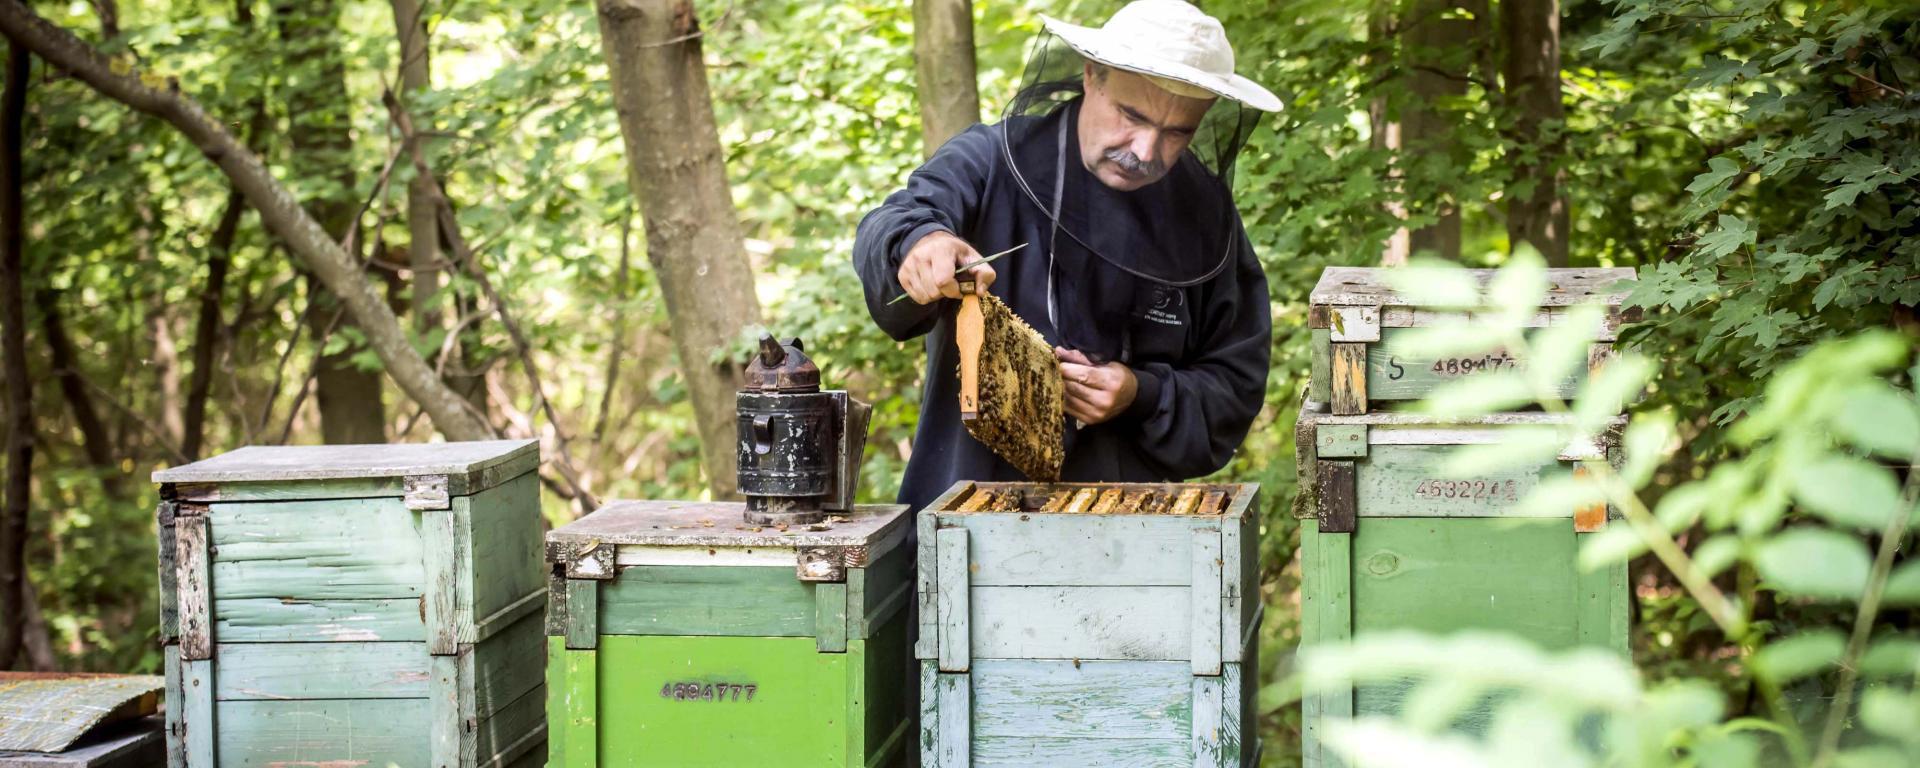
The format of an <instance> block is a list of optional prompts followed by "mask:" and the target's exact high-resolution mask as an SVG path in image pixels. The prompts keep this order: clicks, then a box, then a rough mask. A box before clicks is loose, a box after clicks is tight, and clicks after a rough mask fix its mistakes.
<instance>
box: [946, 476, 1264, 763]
mask: <svg viewBox="0 0 1920 768" xmlns="http://www.w3.org/2000/svg"><path fill="white" fill-rule="evenodd" d="M1256 490H1257V488H1256V486H1253V485H1120V484H1109V485H1100V486H1076V485H1034V484H1018V483H974V482H962V483H960V484H958V485H956V486H955V487H954V488H953V489H952V490H951V491H949V492H948V493H947V494H946V495H945V496H942V497H941V498H940V499H938V500H937V501H935V502H934V503H933V504H932V505H931V506H929V507H928V508H927V509H925V510H922V511H921V512H920V513H919V518H918V520H917V523H918V526H919V528H918V534H919V596H918V597H919V609H920V627H919V632H920V636H919V641H918V643H917V644H916V645H915V655H916V656H918V657H919V659H920V712H921V721H920V728H921V737H920V745H921V765H923V766H929V767H931V766H941V767H942V768H949V767H953V766H962V767H964V766H987V765H1127V766H1173V765H1178V766H1185V767H1187V768H1191V766H1196V765H1204V766H1242V765H1253V764H1255V762H1256V761H1257V755H1258V752H1259V743H1258V739H1257V738H1256V737H1255V735H1254V728H1253V725H1254V722H1255V721H1254V719H1253V710H1252V704H1253V699H1252V693H1253V690H1254V688H1255V687H1256V684H1255V682H1254V678H1255V675H1254V672H1255V670H1257V669H1258V656H1257V654H1256V652H1255V647H1256V646H1255V643H1256V638H1257V632H1256V628H1257V627H1258V626H1259V623H1260V601H1259V598H1258V595H1259V592H1258V589H1257V583H1258V577H1259V576H1258V575H1259V571H1260V569H1259V563H1258V557H1259V548H1258V546H1257V544H1258V542H1257V530H1258V529H1257V528H1256V525H1255V521H1254V519H1253V518H1254V515H1253V513H1252V511H1251V509H1252V504H1253V501H1254V496H1255V493H1256Z"/></svg>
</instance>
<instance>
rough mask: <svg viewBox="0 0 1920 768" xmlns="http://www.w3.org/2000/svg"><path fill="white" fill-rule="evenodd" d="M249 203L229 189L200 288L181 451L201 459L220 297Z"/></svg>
mask: <svg viewBox="0 0 1920 768" xmlns="http://www.w3.org/2000/svg"><path fill="white" fill-rule="evenodd" d="M246 204H247V201H246V200H245V199H243V198H241V197H240V190H238V189H233V190H229V191H228V192H227V205H226V207H225V208H224V209H222V210H221V211H220V223H219V224H217V225H215V226H214V228H213V236H212V238H210V241H209V242H208V243H207V284H206V285H205V286H204V287H202V288H201V289H200V316H199V318H198V319H196V320H195V321H194V326H193V378H192V379H191V380H190V381H188V382H187V404H186V417H185V419H184V420H183V421H184V422H185V423H184V425H183V427H182V432H181V440H180V452H181V453H184V454H186V456H187V458H188V459H191V460H199V458H200V447H201V445H202V444H203V443H204V442H205V440H206V432H207V430H206V423H207V396H208V395H209V394H210V393H211V391H212V389H213V361H214V358H215V356H216V355H217V353H218V352H219V344H220V324H221V321H220V299H221V297H222V296H223V295H225V294H226V290H227V268H228V267H229V266H231V265H232V264H233V239H234V237H235V236H237V235H238V234H239V232H240V215H241V214H243V213H246Z"/></svg>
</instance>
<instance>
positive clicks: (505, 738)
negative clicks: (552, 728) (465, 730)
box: [473, 665, 547, 768]
mask: <svg viewBox="0 0 1920 768" xmlns="http://www.w3.org/2000/svg"><path fill="white" fill-rule="evenodd" d="M525 666H533V665H525ZM546 703H547V689H546V686H544V685H536V686H534V687H533V689H532V690H529V691H527V692H526V693H523V694H521V695H520V697H519V698H517V699H514V700H513V701H512V702H509V703H507V704H505V705H503V706H501V707H500V708H499V710H498V711H496V712H494V713H493V715H491V716H488V717H482V718H481V719H480V720H479V722H478V724H477V725H476V726H475V727H474V732H473V740H474V764H475V765H476V766H479V768H497V767H500V766H508V765H512V764H514V762H515V761H517V760H519V759H520V758H521V757H523V756H526V755H534V756H537V757H542V758H544V757H545V756H546V755H545V753H544V750H543V749H542V748H543V747H544V746H545V745H546V740H547V710H546Z"/></svg>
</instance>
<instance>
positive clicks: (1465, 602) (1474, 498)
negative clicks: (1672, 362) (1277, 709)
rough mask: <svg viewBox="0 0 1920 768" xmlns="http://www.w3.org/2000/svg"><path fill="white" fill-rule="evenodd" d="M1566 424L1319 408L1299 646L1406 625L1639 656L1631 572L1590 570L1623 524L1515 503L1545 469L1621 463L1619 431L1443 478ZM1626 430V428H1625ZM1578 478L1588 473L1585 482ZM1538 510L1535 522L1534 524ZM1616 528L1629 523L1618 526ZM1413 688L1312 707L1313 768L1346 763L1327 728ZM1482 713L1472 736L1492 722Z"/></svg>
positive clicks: (1304, 435)
mask: <svg viewBox="0 0 1920 768" xmlns="http://www.w3.org/2000/svg"><path fill="white" fill-rule="evenodd" d="M1560 418H1561V417H1558V416H1554V415H1549V414H1541V413H1511V414H1495V415H1491V416H1486V417H1481V418H1477V419H1464V420H1452V421H1447V420H1439V419H1434V418H1430V417H1424V416H1416V415H1412V414H1395V413H1372V414H1363V415H1356V416H1336V415H1331V414H1327V413H1325V412H1324V410H1323V408H1322V406H1320V404H1318V403H1313V402H1309V403H1307V404H1305V405H1304V406H1303V407H1302V409H1301V411H1300V418H1299V422H1298V427H1297V432H1296V435H1295V440H1296V446H1297V450H1298V452H1299V455H1298V458H1299V467H1300V488H1301V495H1300V497H1299V504H1298V505H1297V507H1296V513H1297V514H1298V515H1299V516H1301V517H1302V518H1303V519H1302V520H1301V521H1300V524H1301V548H1302V551H1301V555H1300V557H1301V570H1302V574H1301V607H1300V612H1301V624H1302V626H1301V631H1302V640H1301V643H1302V645H1303V646H1311V645H1315V644H1322V643H1340V642H1344V641H1346V640H1348V639H1350V638H1352V637H1354V636H1356V635H1364V634H1367V633H1371V632H1381V631H1387V630H1395V629H1405V630H1418V631H1425V632H1432V633H1448V632H1454V631H1459V630H1466V629H1480V630H1492V631H1502V632H1507V633H1511V634H1514V635H1517V636H1519V637H1521V638H1524V639H1526V640H1530V641H1532V642H1534V643H1536V644H1538V645H1540V646H1543V647H1545V648H1549V649H1562V648H1569V647H1573V646H1594V647H1602V648H1611V649H1614V650H1617V651H1619V652H1621V653H1625V652H1626V651H1627V627H1628V619H1629V614H1628V603H1627V597H1628V593H1627V567H1626V564H1625V563H1618V564H1615V565H1612V566H1608V567H1604V568H1601V569H1598V570H1595V571H1592V572H1582V571H1581V570H1580V569H1579V568H1578V566H1577V563H1576V560H1577V554H1578V552H1579V547H1580V545H1581V543H1582V537H1584V536H1588V535H1591V534H1592V533H1594V532H1597V531H1600V530H1602V529H1604V527H1605V526H1606V525H1608V524H1609V522H1608V520H1609V518H1610V517H1611V515H1610V514H1609V510H1608V509H1607V507H1605V506H1593V507H1588V508H1584V509H1580V510H1577V511H1574V512H1570V513H1567V514H1565V515H1563V516H1558V517H1521V516H1520V515H1521V514H1523V513H1524V512H1525V510H1523V509H1522V508H1521V507H1520V506H1519V504H1518V502H1520V501H1521V500H1523V499H1525V498H1526V496H1527V494H1528V493H1529V492H1531V491H1532V490H1533V488H1534V487H1535V486H1537V485H1538V484H1539V483H1540V482H1541V479H1542V478H1543V477H1546V476H1547V475H1548V474H1549V473H1552V472H1557V471H1562V470H1565V469H1570V468H1572V465H1573V464H1575V463H1576V462H1580V461H1584V460H1588V459H1605V460H1608V461H1612V460H1614V459H1615V458H1617V454H1618V448H1617V444H1616V443H1617V441H1616V440H1615V439H1614V437H1613V434H1614V432H1613V431H1610V432H1609V433H1607V434H1606V435H1604V436H1603V437H1602V439H1600V440H1597V441H1585V442H1580V443H1576V444H1572V445H1568V446H1567V447H1566V449H1565V450H1563V451H1562V452H1561V453H1560V455H1559V456H1558V457H1557V459H1555V460H1550V461H1545V462H1542V463H1540V464H1539V465H1536V466H1530V467H1524V468H1521V469H1516V470H1508V471H1503V472H1496V473H1486V474H1483V475H1477V476H1473V477H1454V476H1448V475H1445V474H1442V473H1441V472H1440V470H1439V467H1440V463H1441V461H1442V460H1443V458H1444V457H1445V456H1446V455H1447V454H1448V453H1449V452H1450V451H1453V450H1455V449H1458V448H1459V447H1461V446H1463V445H1473V444H1484V443H1493V442H1498V441H1501V440H1503V439H1507V438H1508V437H1510V436H1511V435H1512V434H1513V431H1514V430H1516V429H1524V428H1539V427H1541V426H1543V425H1552V424H1555V423H1557V422H1558V421H1559V420H1560ZM1621 421H1622V420H1616V421H1615V422H1614V423H1613V425H1612V429H1613V430H1614V431H1617V429H1618V428H1619V427H1620V426H1621ZM1576 471H1577V470H1576ZM1529 514H1530V513H1529ZM1615 524H1620V523H1615ZM1404 688H1405V687H1404V686H1388V687H1366V688H1361V689H1358V690H1355V689H1352V688H1346V689H1342V690H1337V691H1331V692H1326V693H1322V694H1317V695H1309V696H1308V697H1307V698H1306V699H1305V701H1304V702H1303V704H1302V707H1303V714H1304V725H1305V729H1304V730H1305V733H1304V736H1303V742H1304V743H1303V746H1304V750H1305V758H1306V760H1305V763H1306V765H1309V766H1323V765H1325V766H1331V765H1336V764H1337V761H1335V760H1334V758H1333V756H1332V755H1331V754H1330V753H1327V752H1325V751H1324V749H1323V746H1322V736H1321V734H1322V733H1323V732H1324V728H1325V725H1326V723H1327V721H1329V720H1333V719H1345V718H1351V717H1353V716H1355V715H1361V714H1382V713H1390V712H1393V711H1395V710H1396V709H1397V707H1398V706H1399V704H1400V702H1401V700H1402V699H1403V698H1404V696H1405V689H1404ZM1485 717H1486V711H1485V708H1484V706H1482V707H1478V708H1476V709H1475V710H1474V711H1473V712H1471V713H1470V714H1469V715H1468V716H1467V717H1466V719H1465V725H1464V727H1467V728H1470V729H1471V728H1479V727H1483V726H1484V725H1485V722H1484V720H1485Z"/></svg>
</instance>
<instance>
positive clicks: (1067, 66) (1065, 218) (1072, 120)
mask: <svg viewBox="0 0 1920 768" xmlns="http://www.w3.org/2000/svg"><path fill="white" fill-rule="evenodd" d="M1087 62H1088V59H1086V58H1085V57H1083V56H1081V55H1080V53H1079V52H1078V51H1075V50H1074V49H1073V48H1071V47H1069V46H1068V45H1067V44H1066V43H1065V42H1063V41H1062V40H1061V39H1060V38H1059V37H1057V36H1055V35H1053V34H1051V33H1049V32H1044V31H1043V32H1040V33H1039V34H1038V35H1037V36H1036V37H1035V40H1034V43H1033V45H1032V46H1031V49H1030V51H1029V54H1028V58H1027V67H1026V72H1025V74H1024V76H1023V77H1022V79H1021V86H1020V90H1019V91H1018V92H1017V93H1016V94H1015V95H1014V97H1013V100H1012V102H1011V103H1009V104H1008V106H1007V108H1006V110H1005V112H1004V113H1003V114H1002V120H1001V122H1000V126H999V130H1000V133H1001V137H1002V139H1003V140H1002V142H1001V148H1002V151H1003V152H1004V153H1005V155H1006V161H1007V165H1008V167H1009V168H1010V169H1011V171H1012V175H1013V177H1014V182H1015V185H1016V186H1018V187H1019V188H1020V190H1021V191H1022V193H1024V196H1025V197H1026V198H1027V199H1028V201H1029V202H1031V203H1032V204H1033V205H1035V206H1037V207H1038V208H1039V209H1040V211H1041V213H1042V214H1043V215H1045V216H1046V217H1047V218H1048V219H1050V220H1051V221H1052V223H1053V228H1054V230H1055V231H1054V232H1053V233H1052V235H1051V237H1052V239H1054V240H1055V241H1056V242H1055V243H1054V244H1053V245H1057V246H1061V247H1067V246H1069V244H1071V245H1076V246H1078V247H1079V248H1083V249H1085V250H1086V251H1088V252H1090V253H1092V254H1093V255H1095V256H1097V257H1098V258H1099V260H1100V261H1102V262H1105V263H1106V264H1108V265H1111V266H1113V267H1116V268H1118V269H1120V270H1122V271H1123V272H1125V273H1127V274H1129V275H1132V276H1133V277H1135V278H1139V279H1143V280H1147V281H1151V282H1153V283H1157V284H1160V285H1164V286H1171V287H1187V286H1192V285H1197V284H1199V283H1202V282H1205V281H1207V280H1208V279H1210V278H1212V277H1213V276H1214V275H1216V274H1219V272H1220V270H1222V269H1224V268H1226V267H1227V265H1229V264H1231V263H1232V262H1233V260H1234V257H1235V256H1236V255H1237V249H1238V248H1241V247H1243V243H1242V242H1241V238H1240V237H1239V232H1240V226H1239V214H1238V212H1237V211H1236V209H1235V206H1234V203H1233V195H1232V186H1233V185H1232V178H1233V165H1234V160H1235V159H1236V158H1237V157H1238V156H1239V154H1240V150H1241V148H1242V147H1244V146H1245V144H1246V140H1247V136H1248V135H1249V134H1251V133H1252V132H1253V129H1254V127H1255V125H1257V124H1258V122H1259V119H1260V114H1261V113H1260V111H1259V110H1255V109H1251V108H1249V107H1246V106H1244V105H1242V104H1240V103H1239V102H1237V101H1234V100H1232V99H1228V98H1217V99H1215V100H1214V102H1213V105H1212V107H1210V108H1209V109H1208V110H1207V113H1206V116H1205V117H1204V118H1203V119H1202V120H1201V123H1200V126H1199V128H1198V130H1197V132H1196V133H1195V135H1194V138H1193V141H1192V142H1191V143H1190V144H1189V145H1188V147H1187V149H1186V151H1184V152H1183V153H1181V155H1180V157H1179V158H1178V159H1177V160H1175V161H1174V162H1173V163H1172V165H1173V167H1172V168H1171V169H1170V170H1169V172H1168V173H1167V175H1166V176H1165V177H1163V178H1162V179H1160V180H1159V181H1156V182H1154V183H1153V184H1149V185H1147V186H1146V187H1143V188H1142V189H1139V190H1135V191H1132V192H1122V191H1119V190H1114V189H1110V188H1107V187H1106V186H1105V185H1104V184H1101V183H1100V182H1099V181H1098V179H1097V178H1096V177H1094V176H1093V175H1091V174H1090V173H1087V172H1086V171H1085V167H1084V165H1082V164H1081V159H1080V151H1079V150H1080V148H1079V143H1078V140H1077V136H1076V135H1075V133H1074V126H1076V125H1077V120H1078V111H1079V108H1080V105H1081V102H1082V99H1083V98H1084V96H1085V82H1084V79H1083V77H1084V72H1085V70H1086V65H1087ZM1115 69H1118V68H1115ZM1142 74H1144V73H1142ZM1156 84H1157V85H1162V86H1163V87H1167V88H1168V89H1169V90H1174V91H1175V92H1180V91H1182V90H1184V91H1187V92H1188V94H1197V93H1199V91H1198V90H1197V89H1194V88H1193V87H1192V86H1187V85H1185V84H1183V83H1179V82H1177V81H1175V82H1168V81H1165V80H1161V81H1158V82H1157V83H1156ZM1183 95H1185V94H1183ZM1053 251H1054V248H1052V247H1050V248H1049V249H1048V252H1049V254H1051V253H1052V252H1053Z"/></svg>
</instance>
